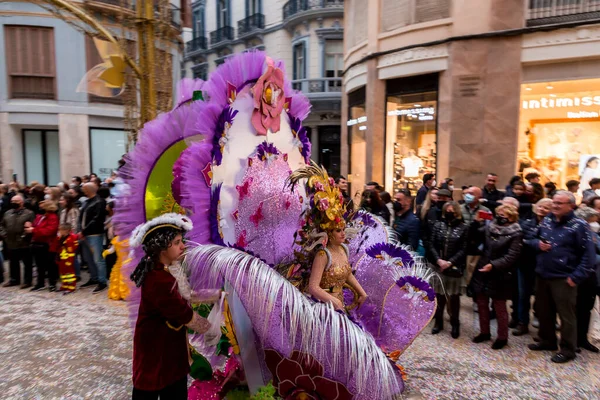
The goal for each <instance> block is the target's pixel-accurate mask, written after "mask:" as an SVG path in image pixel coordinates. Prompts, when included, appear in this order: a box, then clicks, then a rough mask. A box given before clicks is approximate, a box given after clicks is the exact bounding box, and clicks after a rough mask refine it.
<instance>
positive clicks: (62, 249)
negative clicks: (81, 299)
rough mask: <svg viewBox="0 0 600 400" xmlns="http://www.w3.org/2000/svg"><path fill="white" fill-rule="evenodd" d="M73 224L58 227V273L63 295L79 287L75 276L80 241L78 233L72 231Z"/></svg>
mask: <svg viewBox="0 0 600 400" xmlns="http://www.w3.org/2000/svg"><path fill="white" fill-rule="evenodd" d="M71 231H72V226H71V224H69V223H64V224H61V225H60V226H59V227H58V244H59V249H58V274H59V276H60V282H61V286H60V290H61V291H62V292H63V295H65V294H69V293H73V292H74V291H75V289H76V287H77V277H76V276H75V254H76V253H77V247H78V246H79V241H78V239H77V235H76V234H74V233H71Z"/></svg>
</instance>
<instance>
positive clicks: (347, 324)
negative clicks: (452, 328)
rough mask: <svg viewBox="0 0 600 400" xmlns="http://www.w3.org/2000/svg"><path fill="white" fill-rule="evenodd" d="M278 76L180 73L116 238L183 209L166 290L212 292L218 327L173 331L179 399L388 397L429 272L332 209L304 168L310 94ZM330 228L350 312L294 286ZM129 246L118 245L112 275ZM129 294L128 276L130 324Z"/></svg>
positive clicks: (258, 58)
mask: <svg viewBox="0 0 600 400" xmlns="http://www.w3.org/2000/svg"><path fill="white" fill-rule="evenodd" d="M285 76H286V75H285V71H284V65H283V64H282V63H281V62H277V61H274V60H271V59H270V58H269V57H267V56H266V54H265V53H263V52H258V51H257V52H247V53H242V54H239V55H237V56H234V57H231V58H229V59H228V60H227V61H226V62H225V63H224V64H223V65H221V66H220V67H219V68H218V69H217V70H216V71H215V72H214V73H212V75H211V76H210V78H209V80H208V81H206V82H204V81H199V80H183V81H182V82H181V83H180V85H179V92H178V95H177V98H176V99H175V101H174V104H175V107H174V109H173V110H172V111H170V112H167V113H163V114H161V115H159V116H158V117H157V118H156V119H155V120H153V121H150V122H148V123H146V124H145V126H144V128H143V129H142V131H141V133H140V135H139V140H138V142H137V144H136V146H135V148H133V150H132V151H131V152H130V153H129V154H128V155H127V156H126V158H125V162H126V163H125V165H124V166H123V167H122V168H121V170H120V176H121V179H123V181H124V183H125V184H126V185H127V190H126V191H123V192H122V193H121V194H120V195H119V196H118V198H117V211H116V214H115V217H114V223H115V229H116V232H117V234H118V235H119V237H120V238H123V239H122V240H126V239H127V238H128V237H129V236H130V235H131V233H132V232H133V231H134V229H135V227H136V226H138V225H139V224H142V223H144V222H145V221H148V220H151V219H153V218H156V217H158V216H160V215H162V214H165V213H178V214H185V215H187V216H188V217H189V219H190V220H191V222H192V223H193V229H192V231H191V232H190V233H189V234H188V235H187V239H188V251H187V255H186V258H185V261H184V273H183V274H182V276H179V277H178V282H179V283H180V284H179V287H180V289H182V287H183V288H184V289H183V290H188V291H191V293H194V292H199V291H202V290H206V289H223V290H224V292H225V293H227V295H226V296H223V298H222V299H221V301H220V302H218V304H216V305H215V306H207V305H204V304H193V307H194V309H195V310H196V311H197V312H198V313H200V314H201V315H203V316H209V319H210V320H211V321H213V323H214V322H215V321H216V322H217V323H218V325H219V326H220V332H218V334H217V335H215V334H214V332H213V333H212V334H211V335H209V336H210V337H204V336H207V335H198V334H193V333H191V332H190V334H189V335H188V337H189V342H190V349H191V353H190V355H191V359H192V367H191V369H192V372H191V375H192V378H193V379H194V381H193V384H192V387H191V388H190V390H189V398H190V399H222V398H231V399H232V398H250V396H253V397H252V398H257V399H267V398H284V399H326V400H335V399H338V400H341V399H364V400H367V399H368V400H372V399H393V398H398V397H399V396H400V395H401V393H402V391H403V390H404V371H403V368H402V366H401V365H400V362H401V355H402V353H403V352H404V351H405V350H406V348H407V347H408V346H409V345H410V344H411V343H412V341H413V340H414V339H415V338H416V337H417V336H418V335H419V333H420V332H421V331H422V329H423V328H424V327H425V326H426V325H427V324H428V323H429V321H430V320H431V318H432V316H433V315H434V312H435V308H436V300H435V294H434V292H433V290H432V288H431V286H430V285H429V282H428V280H429V279H430V278H431V275H430V273H429V271H428V269H427V268H426V267H424V265H423V264H422V263H421V262H420V261H419V260H418V258H417V257H416V256H415V255H414V254H413V253H411V252H410V251H409V250H407V249H406V248H404V247H403V246H401V245H399V244H398V243H397V241H396V239H395V236H394V234H393V232H392V231H391V230H390V229H389V228H388V227H386V225H385V224H384V223H383V222H382V221H381V220H379V219H378V218H377V217H375V216H373V215H370V214H368V213H366V212H363V211H357V212H356V211H354V210H352V209H347V208H346V205H345V204H344V203H343V199H342V196H341V194H340V192H339V190H338V189H337V188H336V187H335V184H334V182H333V179H331V177H329V176H328V175H327V172H326V171H324V170H323V169H322V168H320V167H319V166H317V165H315V164H311V161H310V149H311V147H310V142H309V140H308V137H307V133H306V130H305V129H304V128H303V126H302V121H303V120H304V119H305V118H306V117H307V115H308V114H309V113H310V104H309V102H308V100H307V99H306V97H305V96H304V95H303V94H302V93H301V92H297V91H294V90H293V89H292V85H291V82H290V81H289V80H288V79H286V78H285ZM329 223H331V224H333V225H331V226H329V225H328V224H329ZM334 226H335V227H344V229H345V233H346V238H347V239H346V246H345V249H347V250H346V255H347V259H348V260H349V265H350V268H351V272H352V274H353V276H354V277H355V278H356V280H357V281H358V282H359V283H360V285H361V286H362V288H363V289H364V291H365V292H366V293H367V294H368V297H367V299H366V300H365V301H364V302H363V303H362V304H361V305H360V307H356V305H357V293H356V290H354V289H353V288H352V287H350V286H348V285H345V286H344V288H343V294H342V295H341V296H342V298H343V300H344V304H345V310H344V311H340V310H335V309H334V307H333V306H332V305H331V304H329V303H324V302H320V301H317V300H316V299H314V298H312V297H311V296H310V295H309V294H308V293H307V290H306V282H307V279H308V278H309V277H310V274H311V257H312V255H314V250H315V249H318V248H319V246H321V247H322V246H323V245H324V244H325V243H326V237H327V235H326V234H325V235H324V232H327V231H328V229H332V228H333V227H334ZM141 256H142V254H141V253H140V251H139V249H136V250H133V251H132V252H131V254H129V258H130V259H129V260H127V261H126V262H124V264H123V266H122V270H123V274H124V275H125V276H129V274H130V273H131V271H132V269H133V268H134V267H135V265H136V264H137V263H138V261H139V260H140V258H141ZM329 264H331V263H329ZM182 281H185V282H182ZM139 296H140V294H139V289H137V288H135V285H133V284H132V283H131V285H130V287H129V296H128V298H127V300H128V305H129V307H130V314H131V320H132V322H134V321H135V318H136V315H137V307H138V305H139ZM189 298H191V299H193V296H190V297H189Z"/></svg>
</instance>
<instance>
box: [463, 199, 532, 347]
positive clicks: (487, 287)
mask: <svg viewBox="0 0 600 400" xmlns="http://www.w3.org/2000/svg"><path fill="white" fill-rule="evenodd" d="M518 221H519V212H518V211H517V209H516V208H515V207H513V206H511V205H501V206H499V207H498V208H496V218H495V219H494V221H492V222H490V223H489V224H487V225H485V226H484V227H483V228H482V229H481V230H480V232H481V233H483V254H482V255H481V258H480V259H479V263H478V264H477V268H476V269H475V272H474V273H473V278H472V282H471V286H472V288H473V292H474V295H475V298H476V300H477V304H478V306H479V328H480V333H479V335H477V336H476V337H475V338H473V342H474V343H481V342H484V341H488V340H490V339H491V334H490V309H489V302H490V298H491V299H492V303H493V305H494V309H495V311H496V317H497V319H498V337H497V338H496V341H495V342H494V344H493V345H492V349H494V350H499V349H502V348H503V347H504V346H506V344H507V343H508V311H507V309H506V301H507V300H508V299H510V298H511V289H512V279H513V271H514V268H515V264H516V262H517V259H518V258H519V254H520V252H521V247H522V246H523V232H522V230H521V227H520V226H519V223H518Z"/></svg>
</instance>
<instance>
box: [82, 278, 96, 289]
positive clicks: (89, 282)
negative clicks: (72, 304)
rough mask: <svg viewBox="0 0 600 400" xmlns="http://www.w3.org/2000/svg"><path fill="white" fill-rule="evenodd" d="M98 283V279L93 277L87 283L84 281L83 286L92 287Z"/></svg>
mask: <svg viewBox="0 0 600 400" xmlns="http://www.w3.org/2000/svg"><path fill="white" fill-rule="evenodd" d="M95 285H98V281H94V280H92V279H90V280H89V281H87V282H86V283H84V284H83V285H81V287H82V288H84V287H92V286H95Z"/></svg>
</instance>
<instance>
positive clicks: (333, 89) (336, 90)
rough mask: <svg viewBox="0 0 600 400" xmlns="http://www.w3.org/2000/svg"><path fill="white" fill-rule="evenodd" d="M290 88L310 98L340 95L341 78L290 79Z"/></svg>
mask: <svg viewBox="0 0 600 400" xmlns="http://www.w3.org/2000/svg"><path fill="white" fill-rule="evenodd" d="M292 88H293V89H294V90H301V91H302V92H304V94H306V95H307V96H308V97H311V98H315V97H323V98H332V97H333V98H335V97H341V92H342V78H317V79H296V80H293V81H292Z"/></svg>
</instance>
